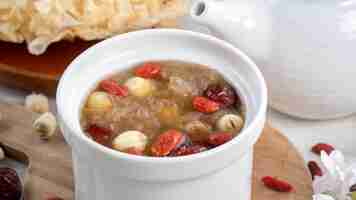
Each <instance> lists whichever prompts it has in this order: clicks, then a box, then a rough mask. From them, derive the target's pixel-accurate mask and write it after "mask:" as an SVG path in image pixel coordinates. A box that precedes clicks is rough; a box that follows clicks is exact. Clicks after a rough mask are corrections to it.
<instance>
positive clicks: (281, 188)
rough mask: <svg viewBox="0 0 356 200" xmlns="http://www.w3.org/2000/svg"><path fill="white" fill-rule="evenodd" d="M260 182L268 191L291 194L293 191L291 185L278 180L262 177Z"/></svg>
mask: <svg viewBox="0 0 356 200" xmlns="http://www.w3.org/2000/svg"><path fill="white" fill-rule="evenodd" d="M262 182H263V184H264V185H265V186H266V187H268V188H269V189H272V190H274V191H278V192H291V191H292V190H293V186H292V185H291V184H289V183H288V182H286V181H283V180H279V179H277V178H274V177H271V176H265V177H263V178H262Z"/></svg>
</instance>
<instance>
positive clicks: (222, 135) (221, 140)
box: [208, 132, 233, 146]
mask: <svg viewBox="0 0 356 200" xmlns="http://www.w3.org/2000/svg"><path fill="white" fill-rule="evenodd" d="M232 138H233V135H232V134H231V133H228V132H219V133H212V134H210V135H209V137H208V143H209V144H210V145H213V146H219V145H222V144H225V143H226V142H228V141H230V140H232Z"/></svg>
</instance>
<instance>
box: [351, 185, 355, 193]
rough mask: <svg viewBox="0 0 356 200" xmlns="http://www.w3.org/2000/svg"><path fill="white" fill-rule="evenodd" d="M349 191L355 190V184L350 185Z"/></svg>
mask: <svg viewBox="0 0 356 200" xmlns="http://www.w3.org/2000/svg"><path fill="white" fill-rule="evenodd" d="M350 192H356V184H354V185H352V186H351V187H350Z"/></svg>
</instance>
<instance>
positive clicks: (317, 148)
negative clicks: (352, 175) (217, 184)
mask: <svg viewBox="0 0 356 200" xmlns="http://www.w3.org/2000/svg"><path fill="white" fill-rule="evenodd" d="M334 150H335V148H334V147H333V146H331V145H330V144H326V143H318V144H316V145H314V146H313V147H312V149H311V151H312V152H314V153H316V154H318V155H320V153H321V151H325V152H326V153H327V154H328V155H329V154H330V153H331V152H332V151H334Z"/></svg>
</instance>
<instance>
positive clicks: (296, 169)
mask: <svg viewBox="0 0 356 200" xmlns="http://www.w3.org/2000/svg"><path fill="white" fill-rule="evenodd" d="M0 110H1V112H3V113H4V116H5V117H4V118H5V119H4V120H3V121H1V122H0V142H1V143H3V144H5V145H8V146H11V147H12V148H14V149H17V150H19V151H22V152H26V154H27V155H28V156H29V160H30V169H29V172H30V178H29V180H28V182H27V185H26V196H27V200H41V199H42V198H43V196H45V195H46V193H54V194H57V195H59V196H61V197H63V198H64V199H66V200H71V199H73V187H74V184H73V178H72V163H71V154H70V148H69V147H68V146H67V145H66V143H65V141H64V139H63V137H62V135H61V134H60V133H59V132H58V134H57V135H56V137H54V138H53V139H52V140H50V141H49V142H44V141H41V140H40V139H39V138H38V137H36V136H35V133H34V132H33V131H32V129H31V125H32V121H33V120H34V119H35V118H36V117H37V115H36V114H33V113H31V112H28V111H26V110H24V108H23V107H21V106H17V105H10V104H6V103H1V102H0ZM254 156H255V158H254V172H253V177H252V178H253V184H252V193H253V194H252V200H310V199H311V196H312V188H311V178H310V176H309V175H308V172H307V170H306V168H305V165H304V160H303V158H302V157H301V156H300V155H299V153H298V152H297V151H296V149H295V148H294V146H293V145H292V144H290V143H289V141H288V139H287V138H285V137H284V136H283V135H282V134H281V133H279V132H278V131H277V130H275V129H273V128H271V127H270V126H268V125H267V126H266V128H265V129H264V132H263V134H262V137H261V138H260V140H259V141H258V143H257V144H256V146H255V155H254ZM265 175H271V176H277V177H280V178H282V179H285V180H287V181H289V182H290V183H291V184H292V185H293V186H294V187H295V189H296V190H295V191H294V192H293V193H289V194H285V193H278V192H274V191H271V190H269V189H267V188H265V187H264V186H263V184H262V183H261V182H260V179H261V177H262V176H265Z"/></svg>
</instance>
